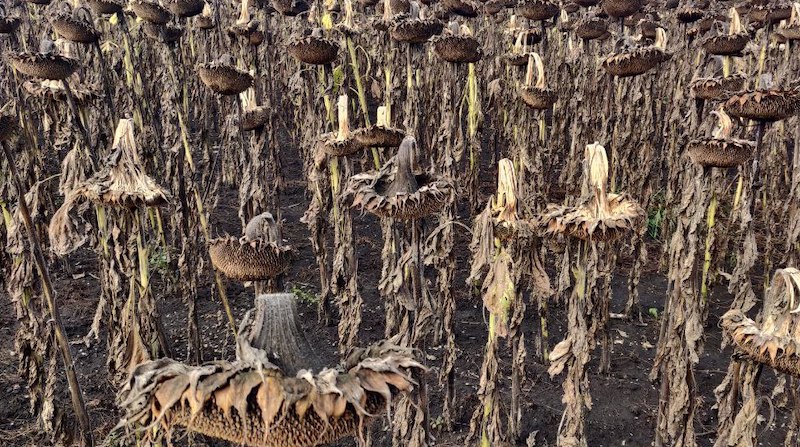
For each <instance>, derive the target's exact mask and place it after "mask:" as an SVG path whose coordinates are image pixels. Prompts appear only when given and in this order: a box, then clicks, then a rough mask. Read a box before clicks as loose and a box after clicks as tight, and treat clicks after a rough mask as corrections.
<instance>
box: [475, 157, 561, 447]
mask: <svg viewBox="0 0 800 447" xmlns="http://www.w3.org/2000/svg"><path fill="white" fill-rule="evenodd" d="M517 188H518V182H517V177H516V173H515V170H514V165H513V163H512V162H511V160H509V159H507V158H504V159H501V160H500V161H499V163H498V177H497V194H496V195H495V196H494V197H492V198H491V199H490V200H489V202H488V203H487V205H486V208H485V210H484V211H483V213H481V214H480V215H479V216H478V217H476V219H475V225H474V227H473V238H472V244H471V247H470V248H471V251H472V252H473V262H472V268H471V274H470V277H469V278H468V283H470V284H472V283H474V282H476V281H479V280H480V279H481V278H482V279H483V285H482V287H481V290H482V292H483V304H484V307H485V308H486V310H488V311H489V326H488V339H487V342H486V350H485V353H484V360H483V366H482V367H481V381H480V389H479V390H478V395H479V397H480V405H478V406H477V407H476V408H475V412H474V413H473V416H472V421H471V422H470V439H475V438H477V439H479V440H480V441H479V444H480V445H481V446H490V445H505V444H507V443H509V442H511V441H510V440H512V439H518V438H519V437H520V435H521V430H520V423H521V419H522V407H521V401H520V394H521V387H522V382H523V381H524V378H525V358H526V356H527V354H526V349H525V337H524V335H523V333H522V329H521V328H522V323H523V317H524V315H525V303H524V301H523V299H522V298H523V296H522V290H518V287H521V286H522V284H523V283H525V282H526V281H525V280H524V277H528V280H527V281H529V282H531V283H533V284H534V290H533V293H532V297H533V298H534V299H538V296H540V295H549V294H551V291H550V280H549V278H548V277H547V274H546V273H545V271H544V269H543V264H542V262H541V260H540V259H539V258H538V256H539V247H538V239H537V237H536V227H535V225H534V224H532V223H531V222H530V221H526V220H524V219H521V218H519V217H518V215H517V200H518V199H517V197H518V195H517V192H516V191H517ZM525 267H528V269H527V271H526V268H525ZM503 338H506V339H508V342H509V343H508V344H509V347H510V349H511V355H512V362H511V364H512V372H511V381H512V385H511V387H512V388H511V405H510V408H509V410H508V413H507V414H503V413H504V412H503V407H504V406H503V405H502V399H501V395H500V387H499V378H500V377H499V376H500V371H499V358H500V352H499V343H500V340H501V339H503ZM504 419H505V421H506V423H504ZM505 427H508V429H509V433H506V430H505Z"/></svg>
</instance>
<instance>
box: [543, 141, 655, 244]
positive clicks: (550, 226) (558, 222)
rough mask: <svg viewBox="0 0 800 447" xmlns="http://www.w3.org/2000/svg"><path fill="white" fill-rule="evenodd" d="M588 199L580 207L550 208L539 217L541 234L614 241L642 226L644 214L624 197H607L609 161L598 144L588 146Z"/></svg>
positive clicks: (612, 194) (560, 206) (557, 206)
mask: <svg viewBox="0 0 800 447" xmlns="http://www.w3.org/2000/svg"><path fill="white" fill-rule="evenodd" d="M584 169H585V171H584V172H585V175H586V179H587V184H588V195H587V197H585V198H584V200H583V202H582V203H581V204H580V205H577V206H564V205H555V204H550V205H548V206H547V209H546V210H545V212H544V213H543V214H542V215H541V216H540V217H539V222H540V226H541V229H542V231H543V232H544V233H545V234H548V235H563V236H568V237H572V238H577V239H581V240H613V239H616V238H618V237H619V236H620V235H622V234H624V233H625V232H627V231H631V230H633V229H636V228H637V227H639V226H640V225H641V222H642V220H643V219H644V217H645V212H644V210H643V209H642V207H641V206H639V204H638V203H636V202H634V201H633V200H631V199H630V198H628V197H627V196H626V195H624V194H614V193H608V192H607V191H606V188H607V187H608V186H607V183H608V158H607V156H606V150H605V148H604V147H603V146H601V145H600V144H598V143H594V144H589V145H587V146H586V159H585V161H584Z"/></svg>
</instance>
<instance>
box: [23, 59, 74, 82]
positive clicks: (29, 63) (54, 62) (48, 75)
mask: <svg viewBox="0 0 800 447" xmlns="http://www.w3.org/2000/svg"><path fill="white" fill-rule="evenodd" d="M8 58H9V59H10V60H11V65H12V66H13V67H14V69H15V70H17V71H19V72H20V73H22V74H25V75H28V76H33V77H36V78H42V79H51V80H54V81H60V80H63V79H67V78H68V77H70V76H71V75H72V73H74V72H75V70H77V69H78V61H77V60H75V59H71V58H68V57H64V56H60V55H57V54H42V53H25V52H22V53H11V54H9V55H8Z"/></svg>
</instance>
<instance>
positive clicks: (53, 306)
mask: <svg viewBox="0 0 800 447" xmlns="http://www.w3.org/2000/svg"><path fill="white" fill-rule="evenodd" d="M0 145H2V146H3V155H5V158H6V161H7V162H8V169H9V170H10V171H11V176H12V177H14V186H15V187H16V189H17V196H18V198H19V199H18V205H17V206H19V211H20V214H21V215H22V221H23V224H24V225H25V232H26V233H27V234H28V241H29V242H30V244H31V251H32V252H33V257H34V262H35V264H36V271H37V272H38V273H39V277H40V278H41V280H42V292H43V293H44V296H45V299H46V300H47V307H48V309H49V311H50V317H51V318H52V319H53V322H54V330H55V335H56V342H57V343H58V348H59V350H60V351H61V358H62V361H63V362H64V371H65V374H66V376H67V383H68V386H69V394H70V399H71V400H72V408H73V410H74V411H75V417H76V418H77V419H78V425H79V426H80V428H81V445H82V446H83V447H91V446H93V445H94V438H93V437H92V424H91V422H90V421H89V414H88V413H87V411H86V405H85V404H84V401H83V393H82V392H81V387H80V384H79V383H78V376H77V375H76V374H75V365H74V364H73V359H72V353H71V352H70V349H69V339H68V338H67V334H66V332H65V331H64V324H63V323H62V322H61V312H60V311H59V308H58V303H56V296H55V291H54V290H53V283H52V281H51V280H50V273H49V272H48V270H47V264H46V262H45V260H44V254H43V253H42V246H41V244H40V243H39V236H38V235H37V234H36V231H35V230H34V228H33V222H32V221H31V214H30V211H29V210H28V204H27V202H26V201H25V188H23V185H22V180H21V179H20V177H19V172H18V171H17V165H16V164H15V163H14V157H13V156H12V155H11V151H10V150H9V148H8V146H7V145H6V143H5V142H2V143H0Z"/></svg>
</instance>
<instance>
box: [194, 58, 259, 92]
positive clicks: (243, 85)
mask: <svg viewBox="0 0 800 447" xmlns="http://www.w3.org/2000/svg"><path fill="white" fill-rule="evenodd" d="M197 72H198V73H199V74H200V80H202V81H203V84H205V85H206V86H207V87H208V88H210V89H211V90H213V91H214V92H216V93H219V94H220V95H238V94H239V93H241V92H243V91H245V90H247V89H248V88H250V86H251V85H253V76H251V75H250V73H248V72H246V71H244V70H240V69H238V68H236V67H234V66H232V65H228V64H225V63H223V62H212V63H208V64H200V65H198V67H197Z"/></svg>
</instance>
